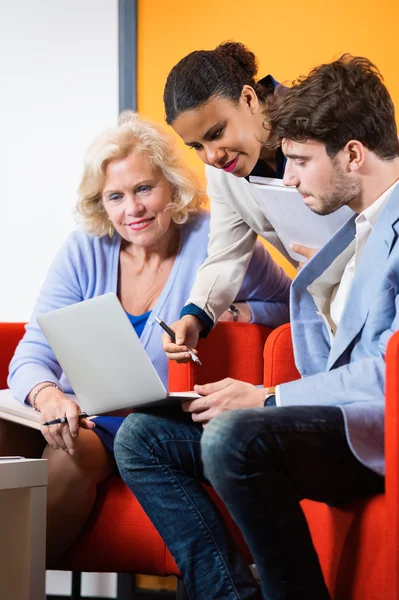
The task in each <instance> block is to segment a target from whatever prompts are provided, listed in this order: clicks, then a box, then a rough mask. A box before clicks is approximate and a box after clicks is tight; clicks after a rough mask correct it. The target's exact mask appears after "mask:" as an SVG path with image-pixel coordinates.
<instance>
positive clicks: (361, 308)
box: [327, 188, 399, 370]
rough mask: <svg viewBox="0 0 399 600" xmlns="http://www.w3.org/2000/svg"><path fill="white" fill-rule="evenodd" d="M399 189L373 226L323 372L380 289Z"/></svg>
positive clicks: (394, 232) (397, 224)
mask: <svg viewBox="0 0 399 600" xmlns="http://www.w3.org/2000/svg"><path fill="white" fill-rule="evenodd" d="M398 202H399V189H398V188H396V189H395V190H394V192H393V193H392V196H391V198H390V199H389V201H388V204H387V205H386V206H385V208H384V209H383V211H382V213H381V215H380V217H379V218H378V220H377V222H376V223H375V225H374V227H373V230H372V232H371V233H370V237H369V239H368V240H367V243H366V245H365V248H364V251H363V255H362V257H361V259H360V261H359V264H358V266H357V268H356V272H355V276H354V279H353V282H352V285H351V289H350V291H349V295H348V298H347V301H346V304H345V309H344V312H343V314H342V317H341V321H340V323H339V326H338V328H337V331H336V335H335V338H334V341H333V344H332V347H331V352H330V356H329V358H328V362H327V369H328V370H329V369H331V368H332V367H333V366H334V364H335V362H336V361H337V360H338V358H339V357H340V356H341V355H342V354H343V352H345V350H346V349H347V348H348V346H349V345H350V344H351V342H352V341H353V340H354V338H355V337H356V336H357V334H358V333H359V331H360V330H361V328H362V327H363V324H364V322H365V320H366V318H367V314H368V310H369V303H370V299H371V298H373V296H375V294H376V291H377V290H378V289H379V288H380V282H381V274H382V273H383V272H384V270H385V264H386V261H387V259H388V257H389V255H390V253H391V251H392V249H393V247H394V246H395V243H396V240H397V238H398V235H399V214H398V213H399V211H398V208H399V206H398Z"/></svg>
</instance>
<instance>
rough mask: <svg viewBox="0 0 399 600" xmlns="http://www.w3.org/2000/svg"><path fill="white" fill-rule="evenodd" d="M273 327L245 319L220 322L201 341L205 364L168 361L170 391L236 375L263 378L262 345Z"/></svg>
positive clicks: (245, 378)
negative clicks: (242, 321) (249, 323)
mask: <svg viewBox="0 0 399 600" xmlns="http://www.w3.org/2000/svg"><path fill="white" fill-rule="evenodd" d="M270 331H271V330H270V329H268V328H267V327H262V326H261V325H246V324H245V323H219V324H218V326H217V327H215V329H213V330H212V332H211V333H210V334H209V336H208V337H207V338H205V339H201V340H200V341H199V344H198V355H199V357H200V359H201V362H202V367H201V366H199V365H197V364H195V363H194V362H193V361H190V362H189V363H185V364H182V365H179V364H177V363H175V362H170V364H169V391H171V392H185V391H187V390H191V389H192V388H193V386H194V384H195V383H210V382H212V381H218V380H220V379H224V378H225V377H234V378H235V379H240V380H241V381H247V382H248V383H253V384H259V383H262V380H263V360H262V348H263V346H264V344H265V341H266V338H267V336H268V335H269V334H270Z"/></svg>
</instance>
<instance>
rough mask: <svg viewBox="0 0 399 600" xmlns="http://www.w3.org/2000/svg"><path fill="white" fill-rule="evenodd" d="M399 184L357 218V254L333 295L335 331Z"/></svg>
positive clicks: (332, 318)
mask: <svg viewBox="0 0 399 600" xmlns="http://www.w3.org/2000/svg"><path fill="white" fill-rule="evenodd" d="M398 183H399V182H398V181H395V183H393V184H392V185H391V186H390V187H389V188H388V189H387V190H386V191H385V192H384V193H383V194H381V196H380V197H379V198H378V200H376V201H375V202H373V204H371V206H369V207H368V208H366V209H365V210H364V211H363V212H361V213H360V214H359V215H358V216H357V217H356V220H355V224H356V235H355V252H354V254H353V256H352V258H351V259H350V260H349V262H348V264H347V265H346V267H345V270H344V272H343V275H342V278H341V281H340V282H339V283H337V285H336V286H335V288H334V290H333V292H332V295H331V304H330V316H331V320H332V322H333V323H334V324H335V330H336V328H337V327H338V324H339V322H340V320H341V317H342V313H343V311H344V308H345V304H346V300H347V298H348V295H349V291H350V288H351V285H352V281H353V278H354V276H355V270H356V268H357V266H358V264H359V261H360V258H361V256H362V254H363V250H364V247H365V245H366V242H367V240H368V238H369V235H370V233H371V231H372V229H373V226H374V225H375V223H376V221H377V219H378V217H379V216H380V213H381V211H382V209H383V208H384V206H385V204H386V203H387V201H388V198H389V196H390V195H391V193H392V192H393V190H394V189H395V187H396V186H397V185H398Z"/></svg>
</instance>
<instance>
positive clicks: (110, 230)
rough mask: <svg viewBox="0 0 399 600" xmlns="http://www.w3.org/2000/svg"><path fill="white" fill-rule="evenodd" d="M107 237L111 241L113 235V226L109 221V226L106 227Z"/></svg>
mask: <svg viewBox="0 0 399 600" xmlns="http://www.w3.org/2000/svg"><path fill="white" fill-rule="evenodd" d="M108 235H109V237H110V238H111V239H112V236H113V235H114V226H113V225H112V223H111V221H110V222H109V225H108Z"/></svg>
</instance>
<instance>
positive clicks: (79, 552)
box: [0, 323, 270, 575]
mask: <svg viewBox="0 0 399 600" xmlns="http://www.w3.org/2000/svg"><path fill="white" fill-rule="evenodd" d="M269 332H270V330H269V329H267V328H265V327H260V326H256V325H244V324H239V323H229V324H227V323H221V324H220V325H218V326H217V327H216V328H215V330H214V331H212V333H211V334H210V335H209V337H208V338H206V340H201V342H200V345H199V352H200V355H201V360H202V362H203V365H204V366H203V367H194V368H193V367H192V363H190V364H189V365H176V364H175V363H171V369H170V374H169V382H170V384H169V387H170V389H171V390H173V391H185V390H187V389H191V388H192V386H193V384H194V382H208V381H212V380H216V379H221V378H223V377H228V376H235V377H240V378H242V379H246V380H247V381H249V382H252V383H260V382H261V381H262V376H263V358H262V349H263V346H264V342H265V340H266V337H267V335H268V334H269ZM23 333H24V326H23V324H21V323H12V324H9V323H0V389H2V388H5V387H6V375H7V369H8V364H9V362H10V360H11V357H12V354H13V352H14V349H15V346H16V345H17V343H18V341H19V339H20V338H21V337H22V335H23ZM208 491H209V493H210V494H211V495H212V497H213V498H214V500H215V502H216V503H217V504H218V506H219V507H220V509H221V511H222V512H223V515H224V517H225V520H226V522H227V525H228V527H229V529H230V530H231V531H232V534H233V536H234V537H235V539H236V540H237V543H238V544H239V545H240V547H241V548H242V551H243V553H244V555H245V556H246V559H247V560H248V561H250V555H249V552H248V549H247V547H246V545H245V542H244V541H243V539H242V536H241V534H240V532H239V531H238V529H237V527H236V525H235V524H234V523H233V522H232V520H231V518H230V517H229V515H228V514H227V512H226V510H225V509H224V507H223V506H222V503H221V501H220V500H219V498H217V497H216V495H215V493H214V492H213V490H208ZM57 568H58V569H61V570H75V571H88V572H90V571H95V572H118V573H123V572H128V573H145V574H149V575H178V574H179V571H178V569H177V566H176V564H175V562H174V560H173V558H172V557H171V555H170V553H169V552H168V550H167V549H166V547H165V544H164V543H163V541H162V539H161V537H160V536H159V535H158V533H157V531H156V530H155V528H154V527H153V526H152V524H151V522H150V521H149V519H148V518H147V516H146V515H145V513H144V511H143V510H142V508H141V507H140V505H139V503H138V502H137V500H136V499H135V498H134V496H133V495H132V494H131V492H130V491H129V490H128V488H127V487H126V486H125V485H124V484H123V482H122V480H121V479H120V477H118V476H114V477H110V478H109V479H108V480H107V481H106V482H104V483H103V484H102V485H101V486H99V489H98V496H97V500H96V503H95V506H94V508H93V511H92V514H91V516H90V519H89V521H88V523H87V524H86V526H85V528H84V530H83V532H82V533H81V535H80V536H79V538H78V540H77V541H76V542H75V544H74V545H73V547H72V548H71V549H70V551H69V552H68V553H67V555H66V556H65V557H64V559H63V560H62V561H61V562H60V564H58V565H57Z"/></svg>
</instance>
